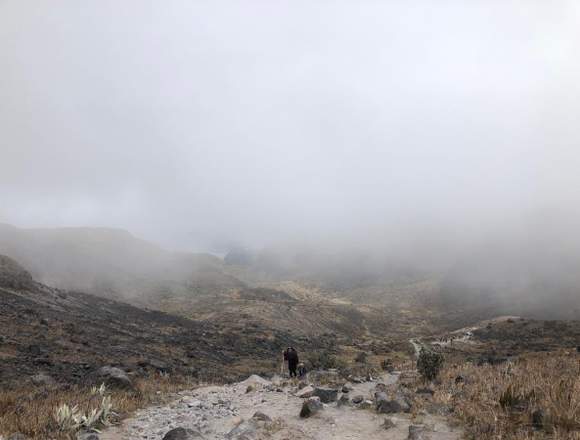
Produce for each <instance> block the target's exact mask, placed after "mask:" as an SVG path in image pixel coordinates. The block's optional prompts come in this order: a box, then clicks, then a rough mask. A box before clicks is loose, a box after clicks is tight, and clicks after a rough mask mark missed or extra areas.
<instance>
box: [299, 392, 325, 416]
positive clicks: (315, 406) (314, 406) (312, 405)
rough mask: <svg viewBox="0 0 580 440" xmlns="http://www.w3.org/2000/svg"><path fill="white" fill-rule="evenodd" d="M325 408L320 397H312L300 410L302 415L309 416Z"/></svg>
mask: <svg viewBox="0 0 580 440" xmlns="http://www.w3.org/2000/svg"><path fill="white" fill-rule="evenodd" d="M322 408H323V406H322V402H321V401H320V398H319V397H316V396H315V397H310V398H308V399H307V400H306V401H305V402H304V403H303V404H302V409H301V410H300V417H302V418H308V417H310V416H313V415H314V414H316V413H317V412H319V411H320V410H321V409H322Z"/></svg>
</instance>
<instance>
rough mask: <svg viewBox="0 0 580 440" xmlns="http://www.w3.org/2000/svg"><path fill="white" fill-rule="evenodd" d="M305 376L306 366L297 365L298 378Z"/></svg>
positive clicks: (301, 363) (302, 363) (302, 364)
mask: <svg viewBox="0 0 580 440" xmlns="http://www.w3.org/2000/svg"><path fill="white" fill-rule="evenodd" d="M305 374H306V365H304V362H300V363H298V377H303V376H304V375H305Z"/></svg>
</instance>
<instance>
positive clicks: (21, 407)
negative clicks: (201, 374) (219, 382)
mask: <svg viewBox="0 0 580 440" xmlns="http://www.w3.org/2000/svg"><path fill="white" fill-rule="evenodd" d="M195 385H196V384H194V383H192V382H190V381H189V380H188V379H187V378H179V377H160V376H157V375H154V376H151V377H148V378H141V379H138V380H136V381H135V391H121V390H116V391H112V390H111V392H110V395H111V399H112V403H113V411H114V412H115V413H116V414H117V416H116V419H122V418H124V417H126V416H128V415H129V414H131V413H132V412H133V411H135V410H136V409H138V408H143V407H146V406H148V405H151V404H154V403H160V402H163V401H166V400H167V399H168V398H169V397H170V396H171V395H172V394H173V393H175V392H177V391H179V390H182V389H186V388H193V387H195ZM99 402H100V396H95V395H92V394H91V391H90V387H81V386H70V387H66V388H54V387H46V388H29V389H25V390H22V389H19V390H12V391H8V392H3V393H2V394H0V437H1V435H5V436H8V435H10V434H12V433H15V432H21V433H23V434H25V435H27V436H29V437H31V438H32V439H39V440H40V439H42V440H46V439H48V438H51V439H58V440H68V439H73V438H75V437H74V433H67V432H59V428H58V426H57V423H56V421H55V419H54V415H55V412H56V410H57V408H58V407H59V406H60V405H62V404H67V405H69V406H71V407H72V406H74V405H77V406H78V408H79V410H81V411H82V412H84V413H86V412H88V411H90V410H91V409H93V408H96V407H97V406H98V405H99Z"/></svg>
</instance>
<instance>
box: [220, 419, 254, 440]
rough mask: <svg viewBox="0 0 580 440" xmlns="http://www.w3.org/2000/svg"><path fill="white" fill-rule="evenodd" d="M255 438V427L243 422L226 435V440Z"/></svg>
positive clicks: (248, 422)
mask: <svg viewBox="0 0 580 440" xmlns="http://www.w3.org/2000/svg"><path fill="white" fill-rule="evenodd" d="M255 437H256V425H255V424H254V423H252V421H244V422H242V423H240V424H239V425H238V426H236V427H235V428H234V429H232V430H231V431H230V432H228V433H227V434H226V438H227V439H228V440H251V439H253V438H255Z"/></svg>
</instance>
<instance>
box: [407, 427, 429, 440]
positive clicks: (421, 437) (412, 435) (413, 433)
mask: <svg viewBox="0 0 580 440" xmlns="http://www.w3.org/2000/svg"><path fill="white" fill-rule="evenodd" d="M407 438H408V440H429V438H430V436H429V434H428V433H427V428H425V426H424V425H409V436H408V437H407Z"/></svg>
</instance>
